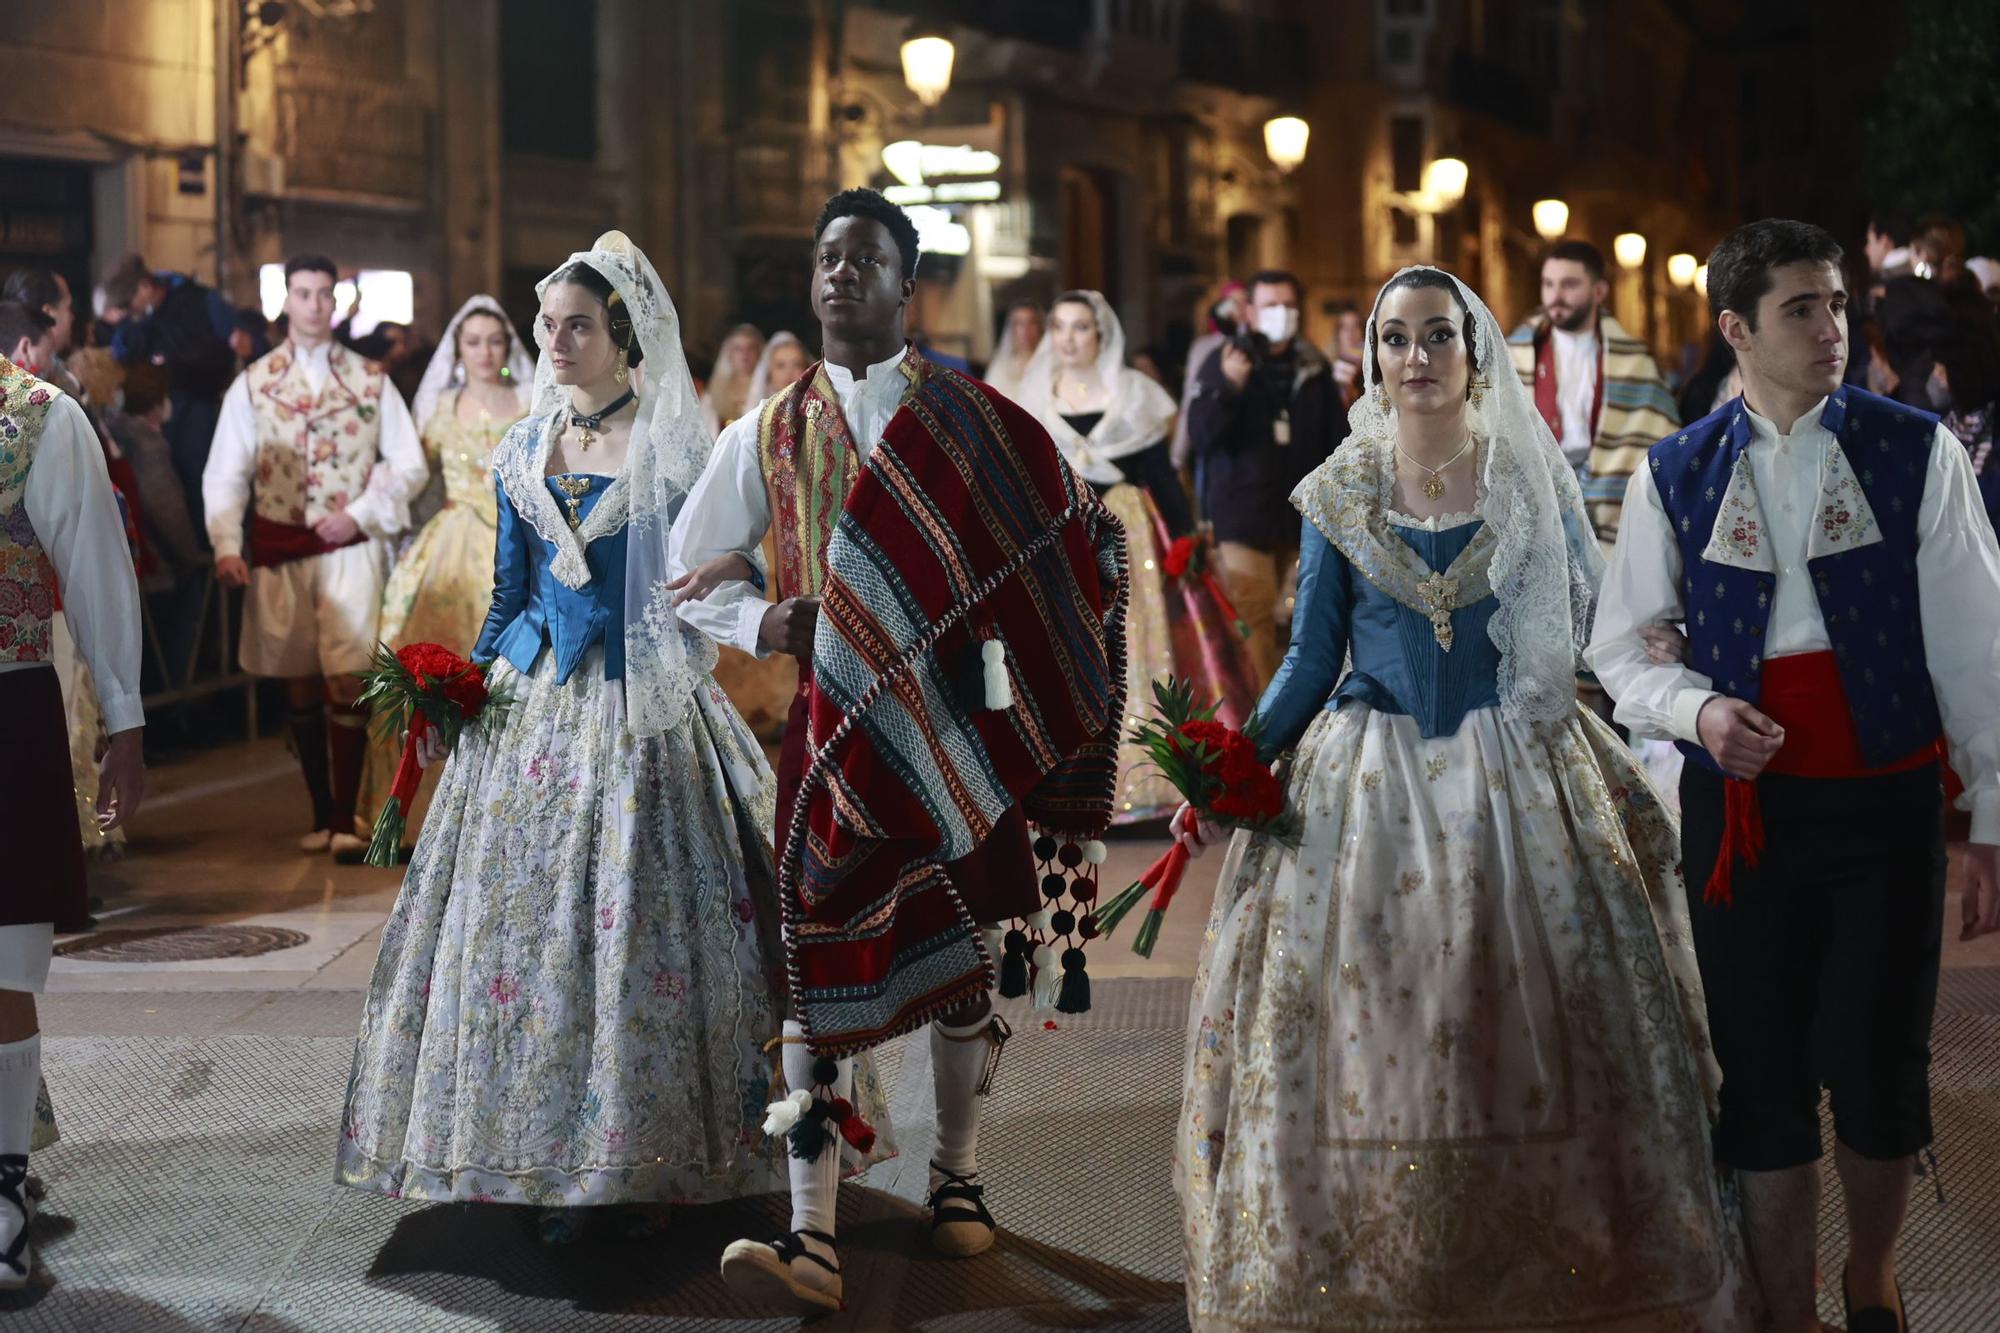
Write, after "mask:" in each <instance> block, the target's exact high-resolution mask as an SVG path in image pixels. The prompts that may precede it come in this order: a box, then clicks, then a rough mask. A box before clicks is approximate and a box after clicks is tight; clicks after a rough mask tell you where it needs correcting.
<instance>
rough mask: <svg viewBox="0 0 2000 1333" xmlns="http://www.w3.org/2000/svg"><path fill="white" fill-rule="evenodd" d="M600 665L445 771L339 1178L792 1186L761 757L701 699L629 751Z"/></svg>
mask: <svg viewBox="0 0 2000 1333" xmlns="http://www.w3.org/2000/svg"><path fill="white" fill-rule="evenodd" d="M602 673H603V667H602V655H601V650H597V649H593V650H592V651H591V652H590V653H589V654H588V655H586V657H585V659H584V661H583V662H582V664H581V665H579V667H578V668H577V670H576V672H575V673H574V674H573V675H572V676H571V678H570V680H569V681H568V682H567V683H564V684H558V683H556V679H555V669H554V666H553V654H547V653H545V654H544V655H543V661H542V664H541V666H540V667H539V668H538V669H537V671H536V673H535V674H534V676H533V677H532V678H526V677H516V678H515V680H514V690H515V703H514V706H513V708H512V710H511V711H510V712H509V714H508V715H507V717H506V718H505V720H504V722H503V723H501V725H500V726H499V727H498V728H497V729H495V730H494V731H493V732H492V733H491V734H490V735H480V734H475V733H474V732H472V731H468V732H467V734H466V735H465V736H464V737H463V738H462V739H461V742H460V744H459V747H458V750H457V753H456V754H455V755H454V756H453V757H452V758H451V760H450V762H449V763H448V764H447V766H446V768H445V772H444V776H443V778H442V780H441V781H440V783H439V785H438V792H437V797H436V799H435V801H434V803H433V804H432V807H431V817H430V818H429V819H428V820H427V821H426V822H425V824H424V831H423V834H422V836H421V837H420V838H419V840H418V844H417V851H416V856H415V859H414V860H412V861H411V863H410V869H409V874H408V876H407V877H406V878H405V880H404V882H403V890H402V893H401V895H400V897H398V899H397V901H396V906H395V909H394V912H393V913H392V914H391V916H390V918H389V921H388V923H387V926H386V927H385V929H384V931H383V936H382V950H381V954H380V957H379V958H378V959H377V961H376V965H375V976H374V982H373V985H372V987H371V989H370V993H369V999H368V1007H367V1011H366V1013H365V1015H364V1016H363V1018H362V1023H361V1035H360V1039H359V1041H358V1042H357V1044H356V1049H355V1057H354V1071H353V1075H352V1077H351V1080H350V1083H349V1086H348V1094H347V1109H346V1115H345V1118H344V1122H343V1135H342V1139H341V1143H340V1149H339V1161H338V1167H337V1170H338V1176H339V1179H340V1180H341V1181H343V1182H345V1183H347V1184H350V1185H356V1186H359V1187H361V1188H364V1189H373V1190H379V1191H382V1192H384V1193H388V1194H399V1195H403V1196H406V1197H410V1198H423V1199H460V1200H465V1199H471V1200H494V1201H500V1202H510V1203H529V1204H538V1205H544V1206H553V1205H584V1204H608V1203H622V1202H645V1201H673V1200H689V1201H701V1200H711V1199H717V1198H724V1197H731V1196H737V1195H743V1194H753V1193H759V1192H763V1191H767V1190H771V1189H775V1188H779V1187H781V1186H782V1185H783V1183H784V1180H785V1169H784V1159H783V1155H782V1150H781V1147H780V1145H778V1144H775V1143H773V1144H767V1143H765V1142H764V1141H763V1138H762V1135H761V1133H760V1128H759V1127H760V1124H761V1121H762V1119H763V1115H764V1107H765V1104H766V1102H767V1101H768V1100H769V1096H770V1093H771V1088H770V1082H771V1076H772V1071H773V1069H774V1065H775V1061H776V1053H775V1051H774V1052H773V1053H772V1054H770V1055H766V1054H765V1053H764V1050H763V1047H764V1045H765V1043H766V1042H768V1041H770V1040H771V1039H772V1038H774V1037H776V1036H778V1034H779V1031H780V1023H781V1020H782V1018H783V1004H784V999H783V996H784V991H783V974H782V970H781V960H780V955H779V953H778V940H777V924H776V923H777V921H778V913H777V908H776V903H775V899H774V897H773V893H774V888H773V883H772V876H771V862H770V853H769V850H768V847H767V844H766V841H765V840H766V838H767V837H768V832H767V831H768V829H769V827H770V822H771V801H772V795H773V793H772V787H771V775H770V770H769V768H768V767H767V766H766V765H765V764H764V762H763V758H762V754H761V752H760V751H759V749H758V747H757V743H756V741H755V739H754V738H753V737H752V736H751V735H750V734H749V732H748V731H747V729H746V728H745V727H744V726H743V723H742V721H741V719H740V718H738V717H737V715H736V713H735V712H734V710H733V709H731V708H730V707H729V704H728V702H727V700H726V699H724V698H723V696H722V694H721V691H720V690H717V689H715V688H714V687H713V686H710V687H708V688H707V689H705V690H704V691H703V693H702V694H701V695H700V696H699V697H698V698H697V702H696V706H695V707H694V708H693V709H691V710H690V712H689V716H688V717H687V719H686V720H685V721H683V722H682V723H681V725H680V726H679V727H677V728H676V729H674V730H672V731H670V732H668V733H667V734H666V735H664V736H659V737H651V738H646V739H635V738H634V737H633V736H632V735H631V734H630V733H629V732H628V731H627V730H626V727H625V703H624V697H625V696H624V691H623V689H621V688H619V687H618V686H617V685H616V684H612V685H609V686H607V684H606V683H605V681H604V680H603V674H602Z"/></svg>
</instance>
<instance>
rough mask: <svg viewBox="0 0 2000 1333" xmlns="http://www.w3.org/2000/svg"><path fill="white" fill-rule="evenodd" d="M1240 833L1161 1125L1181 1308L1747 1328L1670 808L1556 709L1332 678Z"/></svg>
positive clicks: (1341, 1322) (1625, 761)
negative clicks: (1423, 713) (1436, 706)
mask: <svg viewBox="0 0 2000 1333" xmlns="http://www.w3.org/2000/svg"><path fill="white" fill-rule="evenodd" d="M1287 792H1288V795H1289V796H1290V798H1291V800H1292V802H1293V803H1294V805H1295V806H1296V808H1298V809H1299V810H1300V812H1301V813H1302V815H1303V818H1304V824H1305V832H1304V839H1303V842H1302V844H1301V846H1300V847H1299V848H1298V849H1297V850H1288V849H1286V848H1285V847H1284V846H1282V845H1281V844H1279V843H1277V842H1276V841H1274V840H1271V839H1262V838H1260V839H1251V838H1249V837H1248V836H1247V835H1238V836H1237V838H1236V839H1235V841H1234V842H1233V843H1232V845H1231V846H1230V849H1229V853H1228V857H1227V859H1226V860H1225V862H1224V864H1223V867H1222V876H1221V880H1220V882H1219V885H1218V888H1217V894H1216V900H1215V908H1214V913H1213V915H1212V916H1211V918H1210V922H1209V929H1208V938H1207V944H1206V946H1205V948H1204V950H1203V955H1202V960H1201V964H1200V970H1199V971H1198V973H1197V975H1196V979H1195V986H1194V1003H1193V1007H1192V1010H1191V1014H1190V1018H1189V1024H1190V1027H1189V1032H1188V1048H1187V1067H1186V1090H1185V1101H1184V1104H1183V1107H1182V1114H1181V1118H1180V1123H1179V1126H1178V1128H1177V1131H1176V1143H1175V1163H1174V1172H1175V1183H1176V1187H1177V1188H1178V1190H1179V1191H1180V1195H1181V1203H1182V1217H1183V1223H1184V1231H1185V1244H1186V1265H1187V1282H1188V1313H1189V1318H1190V1320H1191V1322H1192V1324H1193V1326H1194V1327H1195V1328H1196V1329H1257V1330H1281V1329H1283V1330H1292V1329H1314V1330H1335V1329H1341V1330H1347V1329H1357V1330H1358V1329H1370V1330H1377V1329H1379V1330H1387V1329H1396V1330H1416V1329H1437V1330H1442V1329H1452V1330H1472V1329H1501V1328H1505V1329H1524V1328H1544V1327H1570V1328H1589V1329H1592V1330H1627V1329H1646V1330H1661V1331H1662V1333H1665V1331H1666V1330H1673V1331H1674V1333H1686V1330H1688V1329H1691V1328H1694V1327H1697V1326H1698V1327H1700V1328H1701V1329H1703V1330H1706V1331H1707V1333H1718V1331H1719V1330H1725V1329H1734V1328H1738V1327H1745V1328H1747V1327H1749V1324H1748V1322H1747V1311H1746V1310H1745V1309H1744V1308H1743V1307H1744V1305H1745V1303H1746V1302H1747V1301H1748V1299H1749V1297H1748V1296H1747V1294H1746V1288H1747V1287H1748V1285H1749V1284H1748V1283H1747V1281H1746V1278H1745V1273H1746V1270H1745V1269H1744V1268H1743V1266H1742V1260H1741V1258H1740V1254H1741V1247H1740V1240H1739V1231H1738V1227H1737V1224H1736V1223H1735V1221H1734V1220H1733V1214H1732V1212H1731V1210H1730V1208H1729V1207H1728V1206H1727V1204H1726V1202H1725V1199H1724V1197H1723V1190H1722V1183H1721V1182H1720V1181H1719V1180H1718V1176H1717V1172H1716V1169H1715V1168H1714V1166H1713V1165H1712V1159H1711V1156H1710V1151H1709V1109H1710V1105H1711V1102H1712V1092H1713V1088H1714V1085H1715V1081H1716V1074H1715V1070H1714V1066H1713V1062H1712V1060H1711V1059H1710V1057H1709V1054H1708V1047H1707V1037H1706V1031H1705V1022H1704V1018H1703V1010H1702V1006H1701V993H1700V989H1699V985H1700V983H1699V977H1698V974H1697V972H1696V968H1695V960H1694V953H1693V949H1692V946H1691V944H1690V942H1689V935H1688V929H1687V922H1686V907H1685V903H1684V901H1683V899H1682V890H1681V881H1680V874H1679V870H1678V864H1679V859H1680V852H1679V845H1678V834H1677V831H1676V829H1675V828H1674V825H1673V823H1672V821H1671V819H1670V818H1669V817H1668V816H1667V815H1666V814H1665V813H1664V812H1663V810H1662V808H1661V806H1660V801H1659V797H1658V795H1657V793H1655V792H1654V791H1653V790H1652V788H1651V787H1650V786H1649V785H1648V784H1647V782H1646V780H1645V778H1644V776H1643V775H1642V774H1641V772H1640V770H1639V768H1638V765H1637V764H1636V762H1635V761H1634V760H1633V757H1632V755H1631V752H1630V751H1629V750H1627V749H1626V748H1625V747H1624V746H1623V745H1621V744H1620V743H1619V741H1618V739H1617V737H1616V736H1615V735H1614V734H1613V733H1612V732H1611V731H1610V730H1609V729H1608V728H1606V727H1605V726H1604V725H1603V724H1602V723H1601V722H1599V721H1598V720H1597V719H1596V718H1595V717H1592V716H1590V715H1588V714H1587V713H1585V712H1583V711H1582V710H1578V712H1577V713H1576V715H1575V716H1574V717H1572V718H1571V719H1569V720H1567V721H1565V722H1563V723H1561V724H1553V725H1547V726H1540V727H1530V726H1527V725H1524V724H1515V723H1510V722H1507V721H1505V720H1503V719H1502V718H1501V716H1500V714H1499V712H1498V710H1496V709H1482V710H1479V711H1476V712H1474V713H1472V714H1471V715H1470V716H1468V717H1467V718H1466V720H1465V722H1464V724H1463V725H1462V726H1461V727H1460V728H1459V730H1458V732H1457V734H1456V735H1453V736H1449V737H1441V738H1438V739H1435V740H1425V739H1423V738H1422V737H1421V736H1420V735H1419V733H1418V731H1417V728H1416V726H1415V724H1414V722H1413V721H1412V719H1410V718H1407V717H1397V716H1390V715H1387V714H1381V713H1376V712H1374V711H1373V710H1371V709H1369V708H1367V707H1365V706H1359V705H1353V704H1350V705H1348V706H1346V707H1343V708H1342V709H1341V710H1340V711H1338V712H1335V713H1324V714H1322V715H1321V716H1320V717H1319V718H1318V719H1317V720H1316V721H1315V722H1314V723H1313V725H1312V727H1311V729H1310V730H1309V731H1308V732H1307V733H1306V736H1305V739H1304V741H1303V742H1302V743H1301V744H1300V746H1299V748H1298V752H1297V756H1296V759H1295V761H1294V763H1293V766H1292V768H1291V772H1290V776H1289V778H1288V781H1287Z"/></svg>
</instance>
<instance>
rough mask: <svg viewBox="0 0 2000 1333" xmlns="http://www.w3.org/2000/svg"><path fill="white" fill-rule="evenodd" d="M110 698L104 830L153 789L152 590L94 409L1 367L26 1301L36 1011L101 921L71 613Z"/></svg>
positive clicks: (3, 1053)
mask: <svg viewBox="0 0 2000 1333" xmlns="http://www.w3.org/2000/svg"><path fill="white" fill-rule="evenodd" d="M58 593H60V595H61V598H62V603H63V610H64V612H65V613H66V614H67V616H68V618H69V623H70V630H71V633H72V634H74V635H75V637H76V642H77V646H78V647H79V649H81V650H82V653H83V656H84V658H85V660H86V661H88V662H89V663H90V669H91V673H92V675H93V677H94V678H95V680H96V683H97V694H98V706H99V708H100V709H101V711H102V712H103V715H104V727H105V731H106V732H107V733H108V734H109V736H110V743H109V745H108V747H107V748H106V750H105V753H104V755H103V760H102V770H101V773H100V775H99V781H98V794H97V814H98V819H99V822H100V824H101V825H102V826H103V827H104V828H105V829H107V830H108V829H111V828H115V827H117V826H119V825H121V824H123V823H124V822H125V821H126V820H128V819H130V818H131V817H132V815H133V814H134V812H136V811H137V810H138V808H139V801H140V798H141V796H142V795H143V793H144V787H145V763H144V757H143V750H142V746H141V739H142V736H143V728H144V726H145V721H146V718H145V713H144V711H143V709H142V708H141V707H140V703H139V586H138V581H137V580H136V579H135V578H134V576H133V573H132V557H131V551H130V548H129V547H128V546H127V545H126V541H125V525H124V522H123V521H122V520H121V519H120V517H119V514H118V502H117V499H116V498H115V497H114V496H113V494H112V491H111V478H110V476H109V475H108V474H107V472H106V470H105V466H104V453H103V450H102V449H101V448H100V447H99V445H98V442H97V436H96V433H95V432H94V431H92V430H91V427H90V422H89V421H88V419H86V418H85V416H84V414H83V409H82V408H81V407H79V406H78V405H77V404H76V402H75V400H73V399H71V398H70V397H69V396H68V395H67V394H64V393H63V392H62V391H61V390H59V389H57V388H56V387H55V386H53V385H50V384H47V383H44V382H43V381H41V380H38V379H36V378H35V377H33V376H32V375H29V374H28V373H27V372H26V371H23V370H20V369H18V368H17V367H15V366H14V365H12V364H11V363H9V362H6V361H0V718H4V719H6V720H5V723H4V725H0V846H4V847H5V849H6V855H7V860H8V866H7V872H6V875H5V876H4V879H3V880H0V882H4V884H5V886H6V891H5V892H0V1291H6V1290H17V1289H19V1288H21V1287H23V1286H25V1285H27V1281H28V1274H29V1272H30V1270H31V1269H32V1268H33V1265H34V1261H33V1258H32V1256H31V1254H30V1253H29V1249H28V1237H27V1230H28V1223H29V1221H30V1220H31V1217H32V1212H31V1204H30V1203H29V1201H28V1199H27V1195H26V1188H27V1171H28V1151H29V1143H30V1140H31V1137H32V1134H33V1129H34V1119H35V1092H36V1087H37V1084H38V1082H39V1077H40V1073H41V1034H40V1029H39V1026H38V1023H37V1019H36V1013H35V995H36V994H37V993H38V992H39V991H41V989H42V987H43V985H44V983H45V982H46V980H47V978H48V971H49V958H50V953H51V949H52V946H53V944H54V939H55V932H56V931H57V930H58V929H61V930H65V931H73V930H80V929H82V928H83V925H84V921H85V918H86V901H87V899H86V894H85V889H84V879H83V839H82V833H81V830H80V829H79V828H78V827H77V814H76V802H75V790H74V784H73V778H72V776H71V769H70V756H69V727H68V723H67V722H66V721H65V718H64V712H63V698H62V689H61V686H60V685H59V684H58V683H57V680H56V671H55V667H54V665H53V663H52V656H53V653H52V647H53V638H52V636H53V629H52V624H51V617H52V616H53V614H54V609H55V601H56V597H57V595H58Z"/></svg>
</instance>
